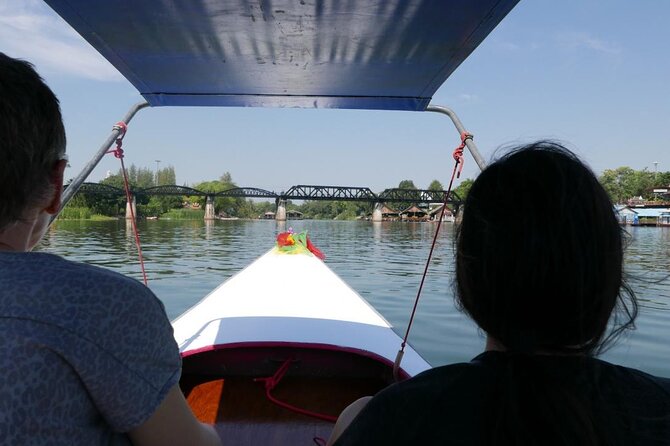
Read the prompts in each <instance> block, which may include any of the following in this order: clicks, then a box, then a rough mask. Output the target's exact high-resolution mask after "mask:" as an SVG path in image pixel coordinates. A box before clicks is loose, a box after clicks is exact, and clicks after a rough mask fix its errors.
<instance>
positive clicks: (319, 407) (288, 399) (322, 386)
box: [180, 347, 393, 445]
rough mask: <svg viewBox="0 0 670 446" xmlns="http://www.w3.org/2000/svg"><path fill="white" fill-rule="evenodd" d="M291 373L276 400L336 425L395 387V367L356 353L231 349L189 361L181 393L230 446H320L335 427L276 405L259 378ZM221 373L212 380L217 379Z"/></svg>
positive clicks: (185, 363)
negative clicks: (360, 402)
mask: <svg viewBox="0 0 670 446" xmlns="http://www.w3.org/2000/svg"><path fill="white" fill-rule="evenodd" d="M282 366H285V370H286V375H284V376H283V377H282V378H281V379H279V380H278V381H277V384H276V386H275V387H274V389H273V390H272V396H273V397H274V398H276V399H278V400H279V401H281V402H283V403H287V404H290V405H292V406H295V407H298V408H300V409H303V410H308V411H310V412H317V413H319V414H324V415H330V416H333V417H337V416H338V415H339V414H340V412H342V410H343V409H344V408H345V407H347V406H348V405H349V404H351V403H352V402H354V401H355V400H357V399H358V398H360V397H363V396H367V395H374V394H376V393H377V392H379V391H380V390H381V389H383V388H384V387H386V386H388V385H389V384H391V383H392V381H393V380H392V377H391V375H392V370H391V367H390V365H388V364H384V363H381V362H379V361H377V360H375V359H374V358H369V357H363V356H360V355H357V354H354V353H349V352H342V351H332V350H321V349H309V348H288V347H274V348H269V347H266V348H249V347H246V348H244V347H238V348H227V349H220V350H212V351H207V352H201V353H199V354H196V355H192V356H187V357H185V358H184V359H183V373H182V379H181V382H180V384H181V389H182V391H183V392H184V395H185V396H186V400H187V401H188V403H189V405H190V406H191V409H192V410H193V412H194V413H195V415H196V417H197V418H198V419H199V420H200V421H202V422H205V423H209V424H213V425H214V426H215V428H216V430H217V431H218V433H219V435H220V436H221V438H222V439H223V440H224V441H225V442H229V443H230V444H235V443H239V444H267V445H273V444H275V445H300V444H304V445H314V444H315V443H314V440H313V439H314V437H321V438H324V439H327V438H328V437H329V436H330V432H331V430H332V428H333V425H334V424H333V423H332V422H329V421H323V420H320V419H318V418H314V417H310V416H307V415H302V414H300V413H296V412H293V411H291V410H289V409H286V408H284V407H280V406H279V405H277V404H275V403H273V402H272V401H270V400H269V399H268V398H267V396H266V392H265V385H264V382H262V381H259V378H268V377H272V376H273V375H275V373H276V372H277V370H279V369H281V368H282ZM216 370H218V371H220V372H219V374H213V373H212V371H216Z"/></svg>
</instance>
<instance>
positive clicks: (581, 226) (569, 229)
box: [456, 141, 637, 444]
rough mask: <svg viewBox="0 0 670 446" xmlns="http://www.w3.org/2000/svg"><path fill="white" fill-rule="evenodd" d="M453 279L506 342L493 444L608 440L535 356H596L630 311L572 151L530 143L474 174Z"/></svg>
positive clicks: (595, 191) (610, 225) (607, 237)
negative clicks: (504, 365) (476, 176)
mask: <svg viewBox="0 0 670 446" xmlns="http://www.w3.org/2000/svg"><path fill="white" fill-rule="evenodd" d="M456 288H457V301H458V303H459V304H460V306H461V307H462V309H464V310H465V312H467V314H468V315H469V316H470V317H472V319H473V320H474V321H475V322H476V323H477V324H478V325H479V327H480V328H481V329H482V330H483V331H485V332H486V334H487V335H488V336H490V337H492V338H494V339H495V340H496V341H497V342H498V343H499V344H500V345H502V346H503V347H504V348H505V349H506V350H507V351H508V354H507V355H506V359H505V360H506V361H507V366H506V368H505V373H504V375H505V376H501V377H500V382H501V389H500V395H499V396H500V397H499V399H498V407H497V408H494V409H493V410H494V412H495V415H494V416H493V418H492V423H493V424H492V426H491V432H492V438H493V439H494V440H495V441H494V442H500V443H504V444H514V443H516V444H603V443H609V441H605V442H604V441H603V439H604V437H608V435H607V433H606V432H601V430H600V429H599V427H598V426H597V425H595V424H594V423H593V412H592V410H591V408H590V407H589V404H590V403H589V402H588V400H587V399H585V398H583V397H582V396H580V395H575V394H574V393H573V392H572V390H571V389H569V388H566V387H564V386H562V385H561V383H560V382H559V381H560V379H558V380H556V379H555V378H556V377H552V374H551V371H549V370H543V366H541V365H540V364H541V363H543V361H536V360H535V358H537V357H538V355H542V356H543V357H546V356H547V355H555V356H565V355H571V356H582V357H588V356H590V355H592V354H596V353H598V352H600V351H602V350H603V349H604V348H605V347H606V346H607V345H608V344H609V341H611V340H613V339H614V338H615V337H616V336H617V335H618V334H619V333H621V332H622V331H623V330H624V329H625V328H628V327H632V326H633V323H634V320H635V317H636V315H637V303H636V301H635V297H634V294H633V293H632V292H631V291H630V289H629V288H628V286H627V285H626V283H625V281H624V279H623V238H622V229H621V227H620V226H619V224H618V222H617V220H616V217H615V215H614V210H613V206H612V203H611V201H610V199H609V197H608V195H607V193H606V192H605V190H604V189H603V187H602V186H601V185H600V183H599V182H598V180H597V178H596V177H595V175H594V174H593V172H591V170H590V169H589V168H588V167H586V165H584V163H582V162H581V161H580V160H579V159H578V158H577V156H576V155H574V154H573V153H572V152H570V151H569V150H567V149H566V148H564V147H562V146H561V145H559V144H557V143H553V142H548V141H540V142H536V143H533V144H530V145H526V146H522V147H517V148H515V149H513V150H512V151H510V152H509V153H507V154H506V155H505V156H503V157H502V158H500V159H499V160H497V161H495V162H494V163H493V164H491V165H490V166H489V167H488V168H487V169H485V170H484V171H483V172H482V173H481V174H480V175H479V177H478V178H477V179H476V181H475V182H474V184H473V185H472V188H471V189H470V191H469V193H468V196H467V198H466V201H465V206H464V211H463V218H462V221H461V224H460V226H459V229H458V232H457V241H456ZM545 363H546V361H545ZM544 368H546V367H544ZM550 381H551V382H550ZM551 432H553V434H552V433H551ZM548 438H553V440H551V441H547V440H548ZM540 439H542V440H540ZM575 441H577V443H575Z"/></svg>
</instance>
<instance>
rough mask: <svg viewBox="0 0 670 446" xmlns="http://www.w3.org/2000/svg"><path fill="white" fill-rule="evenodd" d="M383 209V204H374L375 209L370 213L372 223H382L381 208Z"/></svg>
mask: <svg viewBox="0 0 670 446" xmlns="http://www.w3.org/2000/svg"><path fill="white" fill-rule="evenodd" d="M383 207H384V203H375V208H374V210H373V211H372V221H373V222H380V221H382V208H383Z"/></svg>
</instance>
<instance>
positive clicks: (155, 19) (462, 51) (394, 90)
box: [45, 0, 518, 110]
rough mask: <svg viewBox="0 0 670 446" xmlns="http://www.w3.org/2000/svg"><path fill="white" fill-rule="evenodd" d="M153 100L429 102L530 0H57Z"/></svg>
mask: <svg viewBox="0 0 670 446" xmlns="http://www.w3.org/2000/svg"><path fill="white" fill-rule="evenodd" d="M45 1H46V3H48V4H49V5H50V6H51V7H52V8H53V9H54V10H55V11H56V12H57V13H58V14H60V15H61V17H63V18H64V19H65V20H66V21H67V22H68V23H69V24H70V25H71V26H72V27H73V28H74V29H76V30H77V31H78V32H79V33H80V34H81V35H82V36H83V37H84V38H85V39H86V40H87V41H88V42H89V43H90V44H91V45H93V46H94V47H95V48H96V49H97V50H98V51H99V52H100V53H101V54H102V55H103V56H104V57H105V58H106V59H107V60H109V61H110V62H111V63H112V64H113V65H114V66H115V67H116V68H117V69H118V70H119V71H120V72H121V73H122V74H123V75H124V76H125V77H126V78H127V79H128V80H129V81H130V82H131V83H132V84H133V85H134V86H135V87H136V88H137V89H138V90H139V92H140V93H141V94H142V96H144V98H145V99H146V100H147V101H148V102H149V104H151V105H152V106H159V105H212V106H263V107H267V106H275V107H308V108H312V107H313V108H356V109H386V110H424V109H425V108H426V106H427V105H428V103H429V102H430V99H431V96H432V95H433V94H434V93H435V91H436V90H437V89H438V88H439V87H440V85H441V84H442V83H443V82H444V81H445V80H446V79H447V77H449V75H450V74H451V73H452V72H453V71H454V70H455V69H456V68H457V67H458V66H459V65H460V64H461V62H463V61H464V60H465V59H466V58H467V57H468V56H469V55H470V53H472V51H473V50H474V49H475V48H476V47H477V46H478V45H479V44H480V43H481V42H482V40H484V38H485V37H486V36H487V35H488V34H489V33H490V32H491V31H492V30H493V28H495V26H496V25H497V24H498V23H499V22H500V21H501V20H502V19H503V18H504V17H505V15H506V14H507V13H508V12H509V11H510V10H511V9H512V8H513V7H514V5H515V4H516V3H517V2H518V0H476V1H473V0H348V1H344V0H114V1H109V0H45Z"/></svg>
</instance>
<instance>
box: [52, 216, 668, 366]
mask: <svg viewBox="0 0 670 446" xmlns="http://www.w3.org/2000/svg"><path fill="white" fill-rule="evenodd" d="M435 226H436V225H434V224H420V223H409V224H408V223H399V222H382V223H375V224H373V223H370V222H338V221H309V220H303V221H289V222H288V223H285V222H282V223H278V222H275V221H274V220H265V221H234V220H233V221H219V220H216V221H209V222H204V221H200V220H194V221H170V220H154V221H140V222H138V228H139V232H140V237H141V240H142V251H143V254H144V257H145V262H146V269H147V275H148V278H149V287H150V288H151V289H152V290H153V291H154V292H155V293H156V294H157V295H158V296H159V297H160V298H161V299H162V300H163V302H164V303H165V306H166V310H167V312H168V315H169V317H170V318H175V317H176V316H178V315H179V314H181V313H182V312H183V311H185V310H186V309H188V308H189V307H190V306H192V305H193V304H195V303H196V302H197V301H199V300H200V299H201V298H202V297H203V296H205V295H206V294H207V293H208V292H210V291H211V290H213V289H214V288H215V287H216V286H218V285H219V283H221V282H222V281H224V280H225V279H227V278H229V277H230V276H232V275H233V274H235V273H236V272H237V271H239V270H240V269H242V268H244V267H245V266H246V265H248V264H249V263H250V262H251V261H253V260H254V259H256V258H257V257H258V256H260V255H262V254H263V253H265V252H266V251H267V250H268V249H270V248H271V247H272V245H273V243H274V240H275V237H276V234H277V233H278V232H282V231H285V230H286V229H287V227H292V228H293V229H294V230H296V231H301V230H308V231H309V235H310V238H311V239H312V240H313V242H314V244H315V245H316V246H317V247H318V248H319V249H321V250H322V251H323V252H324V253H325V254H326V256H327V258H326V263H327V264H328V265H329V266H330V267H331V268H332V269H333V270H334V271H335V272H337V273H338V274H339V275H340V276H341V277H342V278H343V279H344V280H345V281H346V282H347V283H349V285H351V286H352V288H354V289H355V290H356V291H358V292H359V293H360V294H361V295H362V296H363V297H364V298H365V299H367V300H368V301H369V302H370V303H371V304H372V305H373V306H374V307H375V308H376V309H377V310H378V311H379V312H380V313H381V314H382V315H384V317H386V318H387V319H388V320H389V321H390V322H391V323H392V324H393V325H394V326H395V327H397V328H396V330H397V331H398V332H399V333H404V329H405V327H406V324H407V320H408V318H409V313H410V310H411V307H412V304H413V300H414V297H415V296H416V292H417V288H418V284H419V280H420V276H421V274H422V272H423V268H424V265H425V260H426V257H427V255H428V250H429V247H430V243H431V242H432V239H433V235H434V231H435ZM629 231H630V234H631V242H630V243H629V246H628V250H627V252H626V269H627V271H628V273H629V276H630V283H631V285H632V286H633V288H634V289H635V291H636V292H637V295H638V298H639V299H640V302H641V309H640V317H639V319H638V323H637V327H638V328H637V330H636V331H635V332H633V333H631V334H630V336H628V337H627V338H625V339H623V342H621V343H620V344H619V345H617V346H615V347H614V348H613V349H612V350H611V351H609V352H608V353H607V354H606V358H607V359H610V360H612V361H614V362H618V363H623V364H626V365H631V366H635V367H639V368H642V369H643V370H646V371H649V372H651V373H656V374H660V375H664V376H670V365H669V364H670V363H668V358H670V345H668V343H667V342H666V340H667V339H670V311H669V310H670V280H669V279H668V277H667V276H668V272H669V271H670V228H630V229H629ZM441 232H442V233H441V234H440V235H439V237H438V240H437V246H436V249H435V253H434V262H433V263H432V264H431V266H430V268H429V273H428V278H427V279H426V283H425V285H424V291H423V297H422V300H421V303H420V305H419V308H418V313H417V319H416V323H415V326H414V328H413V331H412V336H411V337H410V342H411V343H412V345H414V346H415V347H416V348H417V350H418V351H419V352H420V353H421V354H422V355H423V356H424V357H426V359H427V360H428V361H429V362H431V363H432V364H445V363H451V362H455V361H463V360H469V359H470V358H472V357H473V356H475V355H476V354H478V353H479V352H480V351H481V350H482V348H483V337H482V335H481V334H480V333H478V331H477V328H476V327H475V326H474V324H473V323H472V322H470V321H469V320H468V319H467V318H466V317H465V316H464V315H462V314H461V313H460V312H459V311H458V310H457V309H456V308H455V307H454V303H453V286H452V280H453V272H454V266H453V242H452V240H453V225H452V224H445V225H442V231H441ZM39 249H41V250H43V251H49V252H53V253H57V254H60V255H63V256H65V257H67V258H70V259H73V260H78V261H83V262H87V263H91V264H95V265H100V266H103V267H106V268H110V269H113V270H115V271H118V272H121V273H123V274H126V275H129V276H132V277H134V278H136V279H138V280H141V271H140V267H139V263H138V260H137V250H136V247H135V242H134V238H133V236H132V231H131V230H129V229H128V228H127V226H126V222H125V221H124V220H121V221H106V222H84V221H81V222H80V221H59V222H57V224H56V225H55V226H54V227H53V228H52V229H50V230H49V232H48V234H47V236H46V237H45V239H44V241H43V242H42V244H41V246H40V248H39ZM293 280H300V272H299V271H296V277H295V278H293Z"/></svg>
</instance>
